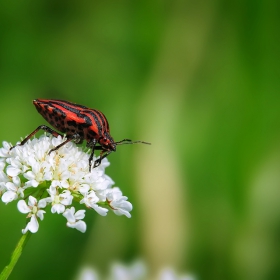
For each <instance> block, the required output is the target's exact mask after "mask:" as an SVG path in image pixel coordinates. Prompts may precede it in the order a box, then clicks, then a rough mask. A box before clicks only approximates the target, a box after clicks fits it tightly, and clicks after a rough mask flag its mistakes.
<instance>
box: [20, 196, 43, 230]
mask: <svg viewBox="0 0 280 280" xmlns="http://www.w3.org/2000/svg"><path fill="white" fill-rule="evenodd" d="M17 206H18V210H19V211H20V212H21V213H24V214H26V213H28V216H27V218H31V219H30V222H29V223H28V224H27V226H26V228H25V229H23V230H22V233H23V234H25V233H26V232H27V231H28V230H29V231H31V232H32V233H35V232H37V231H38V229H39V223H38V221H37V217H38V218H40V219H41V220H43V219H44V213H46V212H45V211H44V210H41V209H40V208H45V207H46V202H45V201H43V200H40V201H39V202H38V203H37V199H36V198H35V197H33V196H31V195H30V196H29V198H28V205H27V204H26V202H25V200H20V201H19V202H18V204H17Z"/></svg>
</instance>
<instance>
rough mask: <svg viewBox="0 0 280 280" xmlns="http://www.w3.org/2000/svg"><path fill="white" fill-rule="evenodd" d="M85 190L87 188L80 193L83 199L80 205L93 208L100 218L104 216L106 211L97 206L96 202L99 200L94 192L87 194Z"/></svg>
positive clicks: (85, 188)
mask: <svg viewBox="0 0 280 280" xmlns="http://www.w3.org/2000/svg"><path fill="white" fill-rule="evenodd" d="M87 189H88V188H87V187H84V188H83V190H84V191H85V192H82V194H83V195H84V198H83V199H82V200H81V201H80V203H81V204H82V203H84V204H85V205H86V206H87V207H90V208H93V209H94V210H95V211H96V212H97V213H98V214H100V215H101V216H106V215H107V212H108V209H106V208H103V207H100V206H98V205H97V202H98V201H99V198H98V197H97V195H96V193H95V192H94V191H89V192H88V190H87ZM86 190H87V191H86Z"/></svg>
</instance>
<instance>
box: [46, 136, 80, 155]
mask: <svg viewBox="0 0 280 280" xmlns="http://www.w3.org/2000/svg"><path fill="white" fill-rule="evenodd" d="M81 139H82V138H81V136H80V135H79V134H78V133H76V134H73V135H70V136H67V139H66V140H65V141H64V142H62V143H61V144H59V145H57V146H56V147H54V148H53V149H51V150H50V151H49V153H48V154H50V153H51V152H53V151H56V150H58V149H59V148H61V147H62V146H64V145H65V144H67V143H68V142H70V141H72V140H74V142H75V143H79V142H80V141H81Z"/></svg>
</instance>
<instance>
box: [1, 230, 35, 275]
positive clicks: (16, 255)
mask: <svg viewBox="0 0 280 280" xmlns="http://www.w3.org/2000/svg"><path fill="white" fill-rule="evenodd" d="M30 236H31V232H30V231H28V232H27V233H26V234H23V235H22V236H21V238H20V240H19V242H18V244H17V246H16V248H15V250H14V252H13V254H12V257H11V261H10V263H9V264H8V265H7V266H6V267H5V268H4V269H3V271H2V273H1V274H0V280H6V279H8V277H9V276H10V274H11V272H12V271H13V269H14V267H15V265H16V263H17V261H18V260H19V258H20V256H21V253H22V250H23V248H24V246H25V245H26V243H27V241H28V239H29V238H30Z"/></svg>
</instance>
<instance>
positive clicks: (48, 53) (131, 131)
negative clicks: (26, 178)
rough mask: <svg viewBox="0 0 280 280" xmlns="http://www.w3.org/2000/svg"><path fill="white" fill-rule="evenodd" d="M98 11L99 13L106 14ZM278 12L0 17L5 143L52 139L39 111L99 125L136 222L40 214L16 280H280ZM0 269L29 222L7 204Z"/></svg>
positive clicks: (116, 6)
mask: <svg viewBox="0 0 280 280" xmlns="http://www.w3.org/2000/svg"><path fill="white" fill-rule="evenodd" d="M101 2H102V3H101ZM279 11H280V2H279V1H249V0H245V1H233V2H230V1H218V0H217V1H202V0H201V1H195V2H193V1H180V0H176V1H175V0H173V1H171V0H162V1H147V0H145V1H125V0H124V1H116V0H115V1H113V0H111V1H110V0H108V1H66V0H64V1H54V0H51V1H50V0H49V1H30V0H26V1H7V0H4V1H1V4H0V93H1V113H0V114H1V131H0V133H1V137H0V140H1V141H2V140H6V141H9V142H12V143H13V144H14V143H16V141H18V140H19V139H20V137H24V136H26V135H27V134H29V133H30V132H31V131H32V130H34V129H35V128H36V127H37V126H38V125H40V124H45V121H44V120H43V118H42V117H41V116H40V115H39V114H38V113H37V111H36V110H35V108H34V106H33V105H32V100H33V99H35V98H56V99H65V100H69V101H73V102H76V103H80V104H83V105H86V106H88V107H92V108H97V109H99V110H101V111H102V112H104V113H105V115H106V116H107V118H108V120H109V122H110V126H111V133H112V136H113V137H114V138H115V140H121V139H123V138H131V139H135V140H136V139H139V140H145V141H150V142H152V146H146V145H133V146H122V147H119V148H118V152H117V153H114V154H112V155H110V157H109V160H110V162H111V166H110V167H109V168H108V169H107V173H108V174H109V175H110V176H111V177H112V178H113V180H114V181H115V182H116V185H117V186H119V187H120V188H121V189H122V191H123V193H124V195H127V196H128V197H129V201H130V202H131V203H132V204H133V207H134V209H133V211H132V218H131V219H127V218H126V217H118V216H116V215H114V214H113V213H112V212H110V213H109V214H108V216H107V217H101V216H99V215H98V214H97V213H95V212H94V211H89V210H88V211H87V215H86V216H87V217H86V222H87V225H88V230H87V232H86V233H85V234H82V233H80V232H78V231H76V230H73V229H69V228H66V226H65V219H64V218H63V217H62V216H61V215H52V214H51V213H50V212H48V213H47V214H46V215H45V219H44V221H43V222H41V223H40V229H39V231H38V233H36V234H34V235H33V236H32V237H31V239H30V240H29V243H28V245H27V247H26V248H25V250H24V252H23V255H22V257H21V259H20V261H19V263H18V265H17V266H16V268H15V271H14V272H13V274H12V276H11V278H10V279H17V280H21V279H35V278H38V277H39V278H40V279H74V277H75V276H76V275H77V273H78V271H79V268H80V267H81V266H83V265H84V264H89V265H92V266H93V267H95V268H96V269H97V270H98V271H100V272H103V273H106V271H107V270H108V268H109V267H110V264H111V263H112V262H113V261H116V260H117V261H121V262H124V263H130V262H131V261H133V260H134V259H137V258H142V259H143V260H144V261H145V262H146V263H147V265H148V267H149V269H150V271H151V273H155V272H157V271H158V270H159V269H160V268H162V267H165V266H167V265H168V266H172V267H173V268H174V269H176V270H177V271H178V272H181V273H182V272H191V273H194V274H195V275H196V276H197V277H198V279H254V280H255V279H256V280H258V279H280V203H279V199H280V172H279V169H280V131H279V127H280V95H279V92H280V82H279V81H280V79H279V77H280V70H279V62H280V59H279V58H280V47H279V46H280V32H279V28H280V17H279ZM0 213H1V215H0V219H1V230H0V240H1V245H0V248H1V249H0V251H1V254H0V267H1V268H2V267H4V265H6V264H7V263H8V261H9V258H10V254H11V252H12V250H13V249H14V247H15V245H16V243H17V241H18V239H19V238H20V236H21V229H22V228H23V227H24V225H25V215H22V214H21V213H19V212H18V210H17V209H16V202H14V203H11V204H8V205H7V206H6V205H4V204H3V203H1V204H0Z"/></svg>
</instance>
